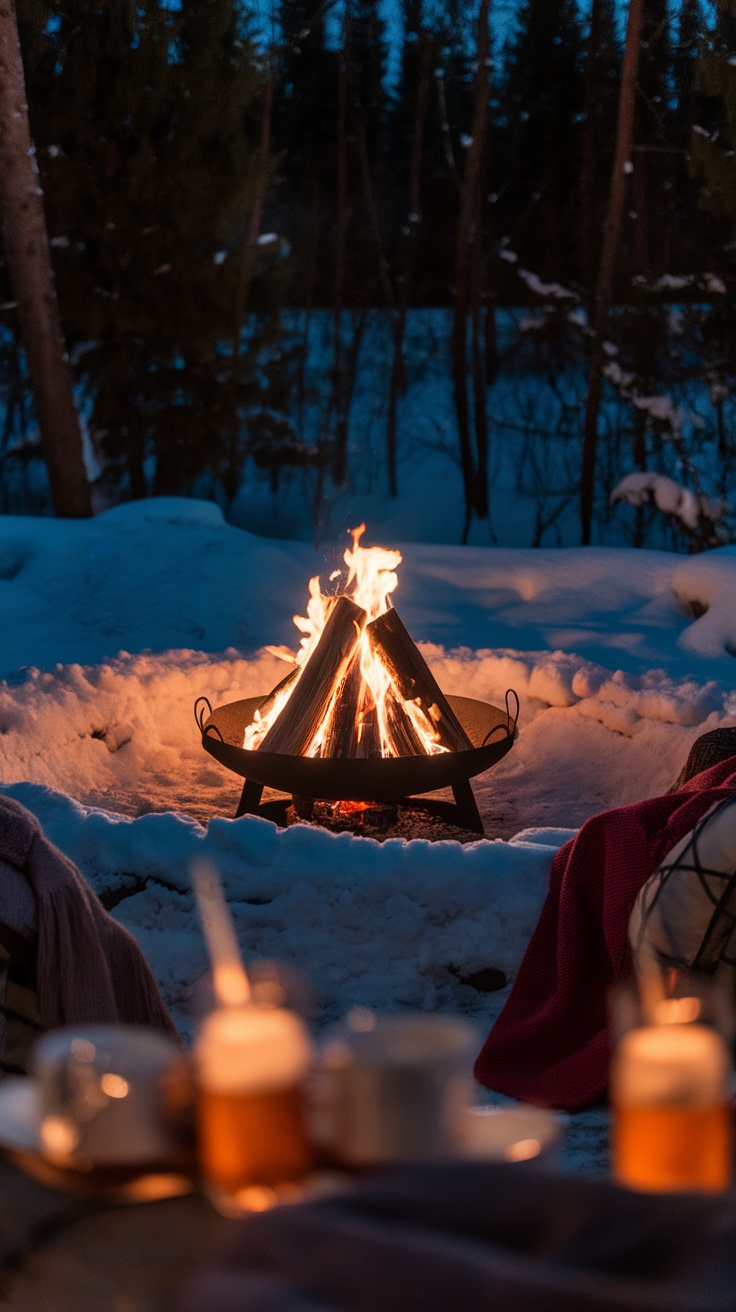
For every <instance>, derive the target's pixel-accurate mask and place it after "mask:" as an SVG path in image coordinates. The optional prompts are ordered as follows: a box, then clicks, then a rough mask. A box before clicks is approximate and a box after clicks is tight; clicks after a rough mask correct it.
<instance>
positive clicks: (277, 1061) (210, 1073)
mask: <svg viewBox="0 0 736 1312" xmlns="http://www.w3.org/2000/svg"><path fill="white" fill-rule="evenodd" d="M195 1056H196V1070H197V1085H198V1142H199V1161H200V1169H201V1173H202V1177H203V1180H204V1182H205V1185H206V1187H207V1189H208V1192H209V1193H210V1196H211V1197H212V1200H213V1202H214V1203H215V1205H216V1206H217V1207H218V1208H219V1209H220V1210H221V1211H223V1212H226V1213H227V1214H231V1215H232V1214H237V1213H239V1212H241V1211H247V1210H250V1209H252V1208H254V1207H256V1208H257V1207H263V1206H268V1204H269V1202H271V1201H276V1200H277V1198H278V1196H279V1193H280V1191H283V1190H284V1189H288V1187H290V1186H294V1185H296V1184H297V1183H298V1182H299V1181H300V1180H302V1179H303V1178H304V1176H305V1175H306V1173H307V1171H308V1170H309V1167H310V1165H311V1151H310V1147H309V1142H308V1139H307V1136H306V1132H305V1124H304V1107H303V1096H302V1086H303V1083H304V1079H305V1076H306V1073H307V1070H308V1067H309V1062H310V1058H311V1047H310V1043H309V1039H308V1036H307V1032H306V1030H305V1028H304V1026H303V1024H302V1022H301V1021H300V1019H299V1018H298V1016H295V1015H294V1013H293V1012H290V1011H286V1010H284V1009H281V1008H271V1007H259V1006H255V1005H249V1006H244V1007H233V1008H222V1009H220V1010H218V1011H215V1012H213V1013H212V1014H211V1015H210V1016H208V1018H207V1020H206V1021H205V1023H204V1025H203V1026H202V1029H201V1032H200V1035H199V1038H198V1041H197V1045H196V1053H195Z"/></svg>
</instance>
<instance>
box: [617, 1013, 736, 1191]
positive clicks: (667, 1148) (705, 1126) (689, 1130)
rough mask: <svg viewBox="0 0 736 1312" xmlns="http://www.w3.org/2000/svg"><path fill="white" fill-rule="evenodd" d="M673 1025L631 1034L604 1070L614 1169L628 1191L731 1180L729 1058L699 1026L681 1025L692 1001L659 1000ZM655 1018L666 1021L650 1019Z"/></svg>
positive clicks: (714, 1185)
mask: <svg viewBox="0 0 736 1312" xmlns="http://www.w3.org/2000/svg"><path fill="white" fill-rule="evenodd" d="M671 1001H673V1002H674V1006H675V1007H679V1008H680V1011H673V1012H672V1019H673V1021H674V1023H667V1024H659V1025H656V1024H655V1025H647V1026H642V1027H641V1028H639V1029H632V1030H630V1031H629V1032H628V1033H627V1034H625V1035H624V1036H623V1038H622V1039H621V1040H620V1042H619V1044H618V1047H617V1050H616V1054H615V1057H614V1061H613V1067H612V1071H611V1102H612V1106H613V1125H612V1130H613V1139H612V1150H613V1168H614V1175H615V1176H616V1179H617V1180H619V1182H620V1183H621V1184H626V1185H629V1186H630V1187H632V1188H634V1189H644V1190H652V1191H658V1190H662V1191H671V1190H678V1189H703V1190H709V1191H717V1190H720V1189H726V1188H727V1187H728V1185H729V1183H730V1180H731V1157H732V1143H731V1116H730V1108H729V1105H728V1086H729V1077H730V1059H729V1053H728V1050H727V1048H726V1045H725V1043H724V1042H723V1040H722V1039H721V1038H720V1036H719V1035H718V1034H716V1033H715V1031H714V1030H711V1029H708V1028H707V1027H706V1026H705V1025H696V1024H685V1023H681V1022H682V1021H685V1020H687V1019H688V1016H686V1014H685V1012H686V1006H684V1004H687V1003H688V1002H692V1001H694V1000H693V999H687V998H685V999H675V1000H666V1001H663V1002H662V1003H660V1004H658V1006H659V1007H666V1006H670V1005H671ZM655 1018H656V1019H663V1020H669V1019H670V1015H669V1013H668V1014H667V1016H665V1015H662V1016H659V1015H657V1012H656V1011H655Z"/></svg>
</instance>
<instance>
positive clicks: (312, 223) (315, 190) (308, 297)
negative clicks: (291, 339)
mask: <svg viewBox="0 0 736 1312" xmlns="http://www.w3.org/2000/svg"><path fill="white" fill-rule="evenodd" d="M311 171H312V173H313V177H312V204H311V207H310V216H309V246H308V254H307V261H306V269H305V278H304V281H305V287H306V291H305V296H304V333H303V337H302V349H301V353H300V356H299V372H298V375H297V428H298V431H299V436H300V437H303V436H304V405H305V401H306V381H307V361H308V359H309V333H310V327H311V322H312V311H313V309H314V284H315V281H316V277H317V249H318V246H319V213H320V202H321V193H320V185H319V175H318V172H317V164H316V161H315V160H314V159H312V163H311Z"/></svg>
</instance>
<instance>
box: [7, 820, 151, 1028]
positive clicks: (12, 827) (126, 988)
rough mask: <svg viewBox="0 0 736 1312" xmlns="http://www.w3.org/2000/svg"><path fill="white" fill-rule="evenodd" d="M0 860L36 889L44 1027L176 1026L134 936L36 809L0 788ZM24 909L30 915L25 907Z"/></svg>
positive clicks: (37, 967) (38, 978)
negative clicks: (48, 832) (47, 831)
mask: <svg viewBox="0 0 736 1312" xmlns="http://www.w3.org/2000/svg"><path fill="white" fill-rule="evenodd" d="M1 863H6V865H7V866H10V867H12V868H14V869H15V870H16V871H21V872H22V873H23V875H25V877H26V878H27V880H28V882H29V884H30V886H31V889H32V890H33V893H34V894H35V899H36V924H37V947H36V961H35V984H36V993H37V996H38V1011H39V1019H40V1023H41V1027H42V1028H43V1029H54V1028H56V1027H57V1026H59V1025H82V1024H91V1023H99V1024H107V1023H111V1024H114V1023H116V1022H123V1023H127V1024H131V1025H151V1026H153V1027H155V1028H156V1029H162V1030H166V1031H167V1032H168V1033H171V1034H176V1030H175V1028H174V1024H173V1021H172V1020H171V1017H170V1016H169V1013H168V1011H167V1009H166V1005H165V1003H164V1001H163V999H162V997H161V994H160V993H159V990H158V985H157V984H156V981H155V979H154V978H153V975H152V974H151V971H150V970H149V967H148V965H147V963H146V960H145V957H144V956H143V953H142V952H141V950H140V948H139V947H138V944H137V943H136V941H135V939H134V938H133V936H132V935H131V934H129V933H128V931H127V930H126V929H123V927H122V925H119V924H118V923H117V922H116V921H115V920H113V919H112V916H109V915H108V913H107V912H106V911H105V909H104V907H103V906H102V905H101V904H100V902H99V901H98V899H97V898H96V897H95V895H94V893H93V892H92V890H91V889H90V888H89V886H88V885H87V884H86V883H85V881H84V879H83V878H82V876H81V875H80V873H79V871H78V870H77V868H76V866H74V865H73V864H72V862H71V861H69V859H68V858H67V857H65V856H64V854H63V852H60V851H59V849H58V848H56V847H54V845H53V843H50V842H49V841H48V839H47V838H45V837H44V835H43V833H42V830H41V826H40V825H39V823H38V821H37V820H36V818H35V816H33V815H31V813H30V811H27V810H26V809H25V807H23V806H21V805H20V803H19V802H16V801H14V800H13V799H12V798H10V797H3V796H0V864H1ZM19 907H21V903H20V901H19ZM21 911H22V914H23V916H24V917H25V918H26V919H27V918H28V917H27V909H26V908H25V907H21Z"/></svg>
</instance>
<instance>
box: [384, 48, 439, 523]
mask: <svg viewBox="0 0 736 1312" xmlns="http://www.w3.org/2000/svg"><path fill="white" fill-rule="evenodd" d="M419 41H420V54H419V88H418V93H417V103H416V106H415V109H414V124H413V128H412V134H411V152H410V159H409V214H408V216H407V227H408V229H409V231H408V233H407V234H406V241H405V242H404V251H403V254H404V258H403V261H402V263H401V282H400V283H399V309H398V315H397V318H396V325H395V329H394V358H393V361H392V364H391V387H390V392H389V402H388V416H387V420H386V464H387V466H388V488H389V494H390V495H391V496H392V497H395V496H397V495H398V490H399V489H398V479H397V476H396V432H397V418H398V406H399V395H400V393H401V392H402V390H403V389H404V387H405V370H404V338H405V336H406V317H407V311H408V308H409V302H410V300H411V293H412V286H413V274H414V261H415V257H416V244H417V234H418V231H419V224H420V222H421V215H422V148H423V146H424V133H425V129H426V125H427V115H428V113H429V102H430V96H431V91H432V59H433V56H434V46H433V42H432V39H431V37H430V36H429V33H428V32H424V31H423V32H422V33H421V36H420V38H419Z"/></svg>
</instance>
